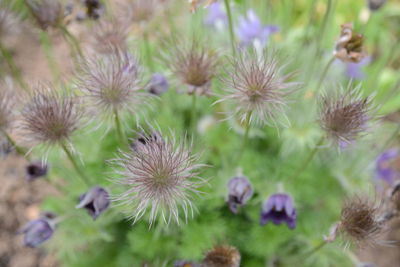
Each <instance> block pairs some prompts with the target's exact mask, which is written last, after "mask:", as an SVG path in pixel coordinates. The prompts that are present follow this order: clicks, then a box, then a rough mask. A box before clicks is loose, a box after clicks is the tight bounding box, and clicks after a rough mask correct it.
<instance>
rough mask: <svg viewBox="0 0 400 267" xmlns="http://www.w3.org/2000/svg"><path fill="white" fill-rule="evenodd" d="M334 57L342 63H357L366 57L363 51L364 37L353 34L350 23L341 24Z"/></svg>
mask: <svg viewBox="0 0 400 267" xmlns="http://www.w3.org/2000/svg"><path fill="white" fill-rule="evenodd" d="M341 27H342V31H341V32H340V37H339V40H338V41H337V42H336V48H335V51H334V55H335V56H336V58H338V59H340V60H342V61H344V62H354V63H358V62H360V61H361V60H362V59H364V58H365V57H366V56H367V53H366V52H365V49H364V36H363V35H362V34H358V33H355V32H353V25H352V24H351V23H346V24H343V25H342V26H341Z"/></svg>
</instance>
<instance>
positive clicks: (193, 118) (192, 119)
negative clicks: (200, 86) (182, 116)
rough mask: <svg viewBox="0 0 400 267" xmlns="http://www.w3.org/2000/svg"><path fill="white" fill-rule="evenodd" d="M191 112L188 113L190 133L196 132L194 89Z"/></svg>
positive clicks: (195, 97) (195, 95) (195, 96)
mask: <svg viewBox="0 0 400 267" xmlns="http://www.w3.org/2000/svg"><path fill="white" fill-rule="evenodd" d="M190 108H191V114H190V125H191V128H192V134H193V135H195V134H196V127H197V122H196V120H197V109H196V108H197V94H196V90H195V91H194V92H193V95H192V105H191V107H190Z"/></svg>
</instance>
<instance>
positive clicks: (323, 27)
mask: <svg viewBox="0 0 400 267" xmlns="http://www.w3.org/2000/svg"><path fill="white" fill-rule="evenodd" d="M332 7H333V0H327V7H326V11H325V15H324V18H323V21H322V25H321V28H320V30H319V34H318V39H317V49H316V52H317V55H319V54H320V52H321V51H322V41H323V40H324V35H325V31H326V27H327V25H328V20H329V18H330V16H331V13H332Z"/></svg>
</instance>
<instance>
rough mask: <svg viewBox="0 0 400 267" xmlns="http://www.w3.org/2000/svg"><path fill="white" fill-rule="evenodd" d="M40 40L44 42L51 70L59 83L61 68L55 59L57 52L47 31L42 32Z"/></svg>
mask: <svg viewBox="0 0 400 267" xmlns="http://www.w3.org/2000/svg"><path fill="white" fill-rule="evenodd" d="M40 41H41V43H42V46H43V50H44V53H45V54H46V59H47V62H48V65H49V68H50V71H51V72H52V74H53V77H54V79H55V81H56V82H57V83H58V82H60V79H61V72H60V68H59V67H58V64H57V62H56V60H55V57H54V54H55V53H54V48H53V44H52V43H51V39H50V36H49V34H48V33H47V32H46V31H41V32H40Z"/></svg>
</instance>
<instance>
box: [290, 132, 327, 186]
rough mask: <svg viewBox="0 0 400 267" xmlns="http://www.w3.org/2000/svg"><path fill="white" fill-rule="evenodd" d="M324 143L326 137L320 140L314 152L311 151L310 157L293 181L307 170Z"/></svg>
mask: <svg viewBox="0 0 400 267" xmlns="http://www.w3.org/2000/svg"><path fill="white" fill-rule="evenodd" d="M324 141H325V137H324V136H322V137H321V138H320V139H319V141H318V143H317V144H316V145H315V147H314V148H313V150H311V152H310V154H309V155H308V157H307V158H306V160H305V161H304V163H303V164H302V165H301V166H300V167H299V168H298V169H297V170H296V171H295V172H294V174H293V177H292V179H291V180H295V179H297V178H298V177H299V176H300V175H301V174H302V173H303V172H304V171H305V170H306V169H307V167H308V165H310V163H311V161H312V160H313V158H314V157H315V155H316V154H317V152H318V149H319V147H320V146H321V145H322V144H323V143H324Z"/></svg>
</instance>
